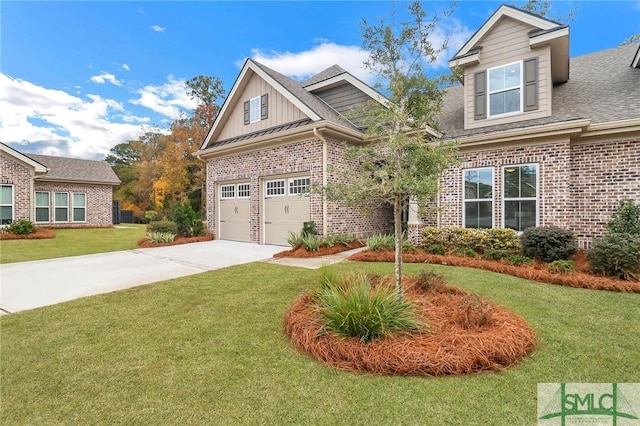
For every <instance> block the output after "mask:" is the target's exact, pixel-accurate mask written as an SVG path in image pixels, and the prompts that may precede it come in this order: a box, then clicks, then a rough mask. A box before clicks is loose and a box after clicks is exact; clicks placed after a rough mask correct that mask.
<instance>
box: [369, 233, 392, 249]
mask: <svg viewBox="0 0 640 426" xmlns="http://www.w3.org/2000/svg"><path fill="white" fill-rule="evenodd" d="M395 241H396V240H395V238H394V237H393V235H389V234H381V233H379V232H376V233H375V234H373V235H372V236H370V237H369V238H367V246H368V247H369V250H372V251H388V250H394V249H395Z"/></svg>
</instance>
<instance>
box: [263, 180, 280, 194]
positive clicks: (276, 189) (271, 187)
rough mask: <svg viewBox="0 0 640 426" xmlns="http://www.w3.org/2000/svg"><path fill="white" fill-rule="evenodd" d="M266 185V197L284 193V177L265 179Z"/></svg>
mask: <svg viewBox="0 0 640 426" xmlns="http://www.w3.org/2000/svg"><path fill="white" fill-rule="evenodd" d="M266 185H267V197H275V196H280V195H285V193H284V179H278V180H269V181H267V184H266Z"/></svg>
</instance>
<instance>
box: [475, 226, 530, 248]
mask: <svg viewBox="0 0 640 426" xmlns="http://www.w3.org/2000/svg"><path fill="white" fill-rule="evenodd" d="M482 232H483V233H484V235H485V238H484V239H483V241H482V250H483V251H485V250H498V251H504V252H509V254H520V253H522V242H521V239H520V235H518V233H517V232H516V231H515V230H513V229H509V228H491V229H483V230H482Z"/></svg>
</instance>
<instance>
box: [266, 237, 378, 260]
mask: <svg viewBox="0 0 640 426" xmlns="http://www.w3.org/2000/svg"><path fill="white" fill-rule="evenodd" d="M364 246H365V243H364V242H362V241H351V242H349V243H347V244H336V245H334V246H331V247H327V246H324V247H320V248H319V249H318V250H316V251H309V250H307V249H306V248H304V247H302V246H300V247H296V248H294V249H291V250H285V251H281V252H279V253H276V254H274V255H273V257H275V258H276V259H279V258H281V257H297V258H309V257H320V256H328V255H331V254H336V253H341V252H343V251H347V250H353V249H357V248H360V247H364Z"/></svg>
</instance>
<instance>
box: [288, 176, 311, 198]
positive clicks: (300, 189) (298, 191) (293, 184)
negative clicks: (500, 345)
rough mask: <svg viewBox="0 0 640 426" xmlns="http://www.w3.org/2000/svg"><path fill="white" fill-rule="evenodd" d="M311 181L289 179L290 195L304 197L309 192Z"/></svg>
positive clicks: (308, 179) (304, 178)
mask: <svg viewBox="0 0 640 426" xmlns="http://www.w3.org/2000/svg"><path fill="white" fill-rule="evenodd" d="M310 187H311V179H310V178H308V177H303V178H293V179H289V195H302V194H306V193H308V192H309V189H310Z"/></svg>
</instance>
